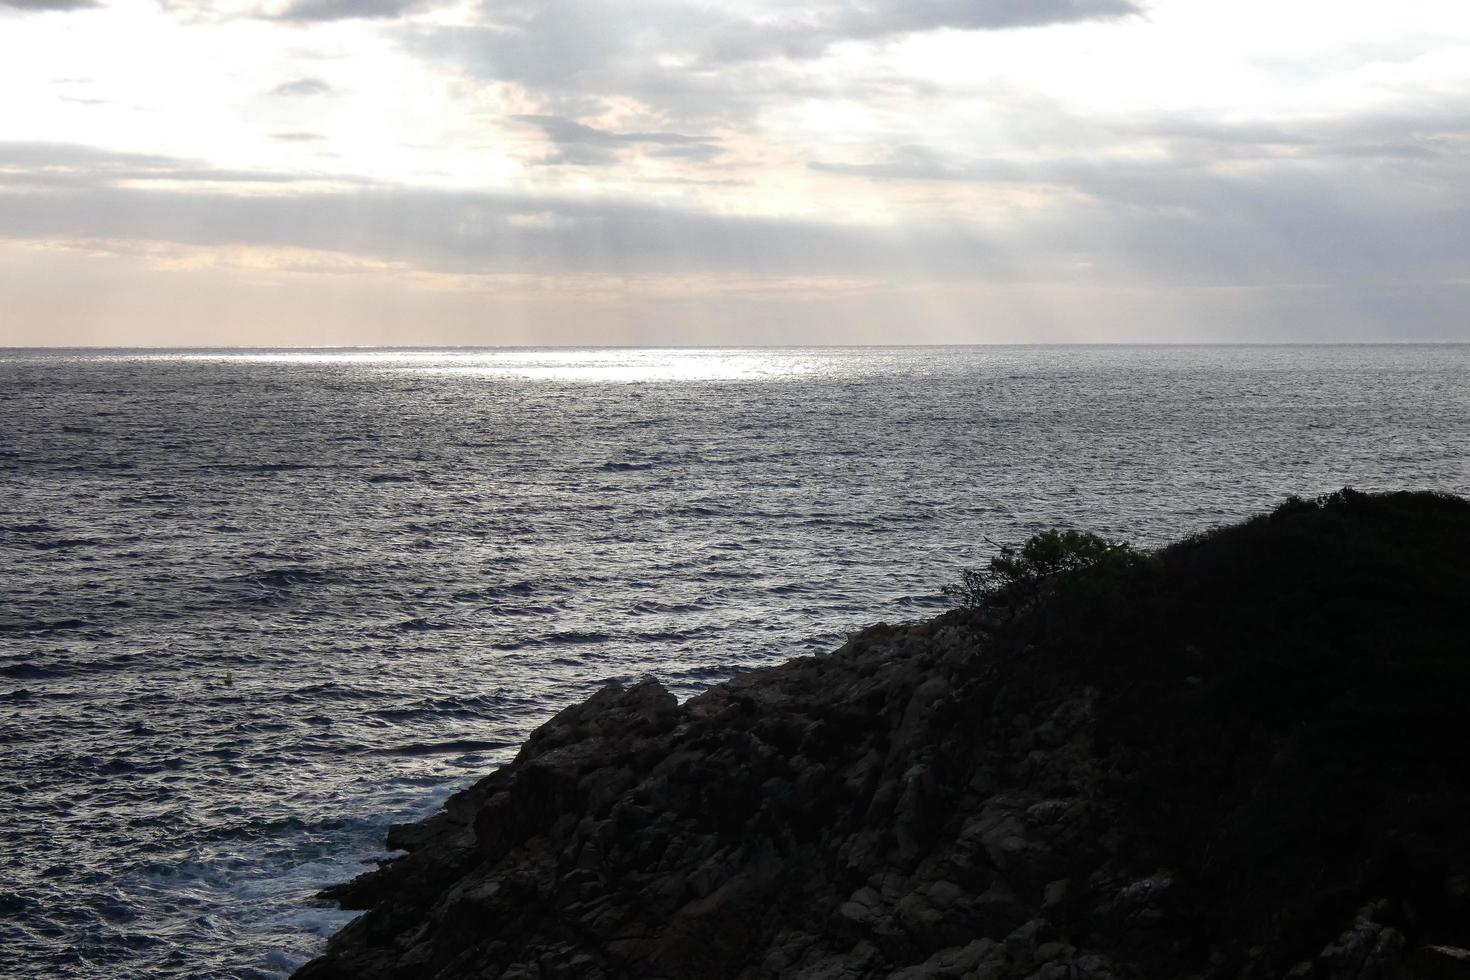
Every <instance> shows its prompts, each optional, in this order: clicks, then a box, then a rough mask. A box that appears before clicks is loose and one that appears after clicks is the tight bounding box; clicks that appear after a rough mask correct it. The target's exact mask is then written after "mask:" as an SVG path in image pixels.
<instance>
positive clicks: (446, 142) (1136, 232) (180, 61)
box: [0, 0, 1470, 344]
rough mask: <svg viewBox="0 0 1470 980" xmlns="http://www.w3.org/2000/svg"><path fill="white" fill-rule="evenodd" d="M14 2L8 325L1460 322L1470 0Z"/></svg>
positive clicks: (1274, 327) (9, 76)
mask: <svg viewBox="0 0 1470 980" xmlns="http://www.w3.org/2000/svg"><path fill="white" fill-rule="evenodd" d="M0 15H3V16H5V21H6V27H5V30H4V31H3V32H0V84H3V85H4V86H5V91H7V92H8V93H13V98H12V99H11V101H12V102H13V103H14V107H13V110H12V111H8V112H7V114H6V118H5V121H4V122H3V123H0V247H3V250H4V253H5V256H6V258H7V260H8V261H10V262H11V266H12V269H19V268H22V267H24V268H26V269H28V270H29V271H28V272H27V273H26V274H25V275H24V276H20V275H19V274H17V275H14V276H9V275H8V276H0V300H7V302H4V303H3V304H0V308H3V312H0V344H28V343H37V342H60V343H65V342H78V338H86V339H88V340H89V341H90V342H96V341H97V338H99V337H103V338H109V339H111V340H113V341H115V342H116V343H120V344H136V343H149V342H160V343H162V342H168V343H180V342H194V343H230V344H236V343H251V342H257V341H260V342H265V341H266V340H269V341H270V342H279V339H280V336H279V330H280V329H281V328H280V324H282V323H299V324H300V330H301V331H303V333H302V335H301V341H300V342H303V343H310V342H328V341H330V342H344V338H345V339H346V340H350V339H351V338H352V337H353V336H356V335H355V334H354V333H353V331H354V330H359V331H360V336H361V337H362V338H364V339H363V342H378V343H381V342H401V343H429V342H435V341H436V340H437V341H438V342H445V343H450V342H454V343H487V344H490V343H496V342H507V341H509V340H511V339H514V340H515V341H516V342H528V338H529V341H531V342H534V341H535V340H536V339H537V337H538V335H537V334H536V330H537V324H538V323H541V322H544V324H545V331H546V332H545V335H544V339H545V340H546V341H547V342H553V341H554V342H579V343H589V342H598V341H599V340H600V339H601V340H608V341H611V340H616V341H617V342H639V341H640V340H643V341H648V342H669V341H670V339H671V338H672V339H680V340H683V341H686V342H700V341H704V340H708V341H711V342H715V341H718V342H741V341H742V340H751V341H753V342H754V341H761V342H769V341H773V340H787V341H790V342H801V341H804V340H821V341H830V342H837V341H842V340H844V339H848V340H856V341H861V342H872V341H884V340H891V341H905V340H918V341H924V340H931V341H938V340H943V341H953V340H973V341H985V340H1007V341H1014V340H1026V339H1036V340H1057V339H1068V340H1099V341H1112V340H1134V339H1168V340H1222V339H1233V338H1239V339H1252V340H1261V339H1279V340H1294V339H1313V340H1322V339H1333V338H1339V339H1355V340H1356V339H1381V340H1387V339H1396V338H1409V339H1455V338H1459V339H1470V326H1467V322H1466V318H1465V317H1464V315H1463V310H1464V309H1465V305H1464V301H1465V300H1466V299H1467V298H1470V296H1467V292H1470V241H1467V239H1470V236H1467V235H1466V234H1465V233H1464V229H1465V228H1467V227H1470V182H1467V181H1466V180H1465V175H1466V174H1467V173H1470V166H1467V164H1470V110H1467V109H1466V108H1465V107H1466V106H1467V105H1470V102H1467V100H1466V95H1467V94H1470V93H1467V90H1470V11H1467V10H1466V8H1464V5H1463V4H1460V3H1458V2H1456V3H1451V2H1447V0H1446V2H1438V0H1423V2H1416V3H1410V4H1404V5H1397V6H1396V7H1395V8H1394V9H1392V10H1388V9H1386V8H1384V7H1383V5H1381V4H1376V3H1367V2H1363V3H1328V2H1326V0H1301V2H1299V3H1294V4H1292V5H1290V6H1289V7H1283V6H1281V5H1279V4H1272V3H1267V2H1264V0H1240V2H1235V3H1225V2H1214V0H1211V2H1199V0H1155V2H1148V3H1145V2H1129V0H910V2H898V0H882V2H879V0H868V2H857V0H848V2H841V0H818V2H815V3H811V4H805V5H800V6H797V5H792V4H788V3H776V2H769V0H742V2H735V0H727V2H710V3H704V2H701V3H693V2H675V0H619V2H613V0H535V2H531V0H526V2H516V0H511V2H495V3H491V2H483V3H476V2H473V0H468V2H463V3H453V2H430V0H368V2H359V0H354V2H351V3H348V2H346V0H258V2H256V0H218V2H209V3H205V2H198V3H194V2H190V3H186V2H181V0H167V2H161V3H159V4H158V5H156V6H150V5H148V4H120V5H115V6H105V5H96V4H91V3H85V2H78V0H0ZM355 277H361V278H360V279H359V278H355ZM82 283H87V284H91V285H90V286H89V287H88V288H89V290H90V294H89V295H91V297H92V298H93V300H94V301H92V302H90V303H89V304H88V305H87V306H85V307H84V308H83V307H78V306H77V303H76V299H75V297H76V296H77V294H78V292H79V286H78V284H82ZM120 283H126V284H127V286H126V288H124V286H122V285H120ZM349 283H355V285H354V286H352V287H351V288H356V289H359V290H360V293H359V295H360V296H361V297H367V296H369V295H371V296H372V297H374V300H373V302H371V303H368V302H366V300H365V299H364V300H363V301H362V302H357V301H355V300H352V299H351V298H350V295H349V285H348V284H349ZM369 283H370V284H371V285H370V287H369ZM313 289H318V290H321V291H322V293H321V295H322V296H326V295H331V296H334V297H337V299H335V300H333V302H332V303H325V301H321V302H318V301H314V300H307V299H305V297H309V296H310V295H311V294H312V290H313ZM179 290H187V291H189V294H190V295H195V296H198V297H200V300H199V304H200V305H199V309H201V310H207V309H209V308H210V307H209V303H208V302H206V301H205V299H204V298H203V297H205V296H207V295H215V296H216V297H217V299H218V300H219V301H220V302H224V301H225V297H228V298H229V299H228V301H229V302H230V303H233V304H235V307H236V309H237V310H239V311H244V310H249V311H252V316H258V317H259V318H260V319H261V321H262V326H261V327H260V328H259V330H255V329H254V328H252V327H251V325H250V323H251V321H250V320H249V318H247V317H244V315H243V313H240V314H239V315H234V316H231V317H229V318H228V325H227V326H221V324H222V323H224V322H225V321H224V320H219V321H217V322H205V321H204V320H199V321H195V320H193V319H190V318H184V319H181V318H180V316H179V313H178V311H179V309H182V308H183V307H181V306H179V305H177V304H175V305H174V306H169V302H170V300H169V297H170V296H171V295H174V294H175V293H177V291H179ZM6 291H8V293H7V292H6ZM387 296H391V297H393V299H392V300H391V301H389V300H386V299H385V298H384V297H387ZM217 305H218V304H217ZM334 309H335V310H339V311H340V313H339V314H331V313H330V310H334ZM477 309H478V310H483V312H484V316H483V319H481V318H479V317H477V315H476V312H475V311H476V310H477ZM509 309H514V310H515V311H516V315H515V316H514V317H510V316H509V314H507V310H509ZM79 310H80V311H81V312H78V311H79ZM323 310H327V311H329V312H328V313H326V314H324V313H323ZM307 311H309V312H310V315H309V316H308V315H307ZM538 311H540V313H538ZM334 315H335V316H339V317H340V319H337V320H332V319H331V317H332V316H334ZM324 316H326V317H327V319H326V320H324V319H323V317H324ZM68 317H69V318H70V319H68ZM78 318H85V319H86V322H85V323H83V322H80V320H79V319H78ZM73 320H77V321H78V322H75V323H73V322H72V321H73ZM155 320H156V322H158V323H159V324H166V329H165V327H164V326H160V327H159V328H158V330H157V331H156V332H150V328H149V327H148V324H149V323H150V322H154V321H155ZM265 320H270V321H271V324H270V325H265V324H264V321H265ZM512 320H513V321H514V323H515V329H514V331H511V332H507V331H510V327H509V326H507V324H508V323H510V322H511V321H512ZM109 324H111V326H109ZM354 324H355V325H354ZM436 324H440V326H436ZM742 324H743V325H744V326H742ZM221 330H226V331H227V334H220V333H219V331H221ZM742 330H744V331H745V332H744V333H742ZM109 331H114V332H115V336H114V334H113V333H109ZM313 331H315V333H313ZM436 331H437V332H436Z"/></svg>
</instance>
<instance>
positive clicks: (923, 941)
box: [297, 493, 1470, 980]
mask: <svg viewBox="0 0 1470 980" xmlns="http://www.w3.org/2000/svg"><path fill="white" fill-rule="evenodd" d="M1467 556H1470V505H1467V504H1466V503H1465V502H1464V501H1460V500H1457V499H1455V498H1448V497H1442V496H1434V495H1422V494H1421V495H1410V494H1400V495H1394V496H1383V497H1378V496H1367V495H1362V494H1353V493H1343V494H1337V495H1334V496H1333V497H1331V498H1325V499H1324V500H1322V501H1318V502H1313V503H1302V502H1293V503H1291V504H1288V505H1287V506H1285V507H1283V508H1282V509H1280V510H1278V511H1277V512H1276V513H1274V514H1272V515H1269V516H1266V517H1262V518H1258V519H1256V520H1255V521H1252V522H1249V523H1247V524H1245V525H1241V526H1239V527H1235V528H1229V529H1225V530H1223V531H1219V532H1215V533H1213V534H1211V535H1208V536H1205V537H1202V538H1200V539H1197V540H1192V541H1189V542H1185V543H1183V544H1180V545H1176V546H1174V547H1172V548H1170V549H1166V550H1165V551H1163V552H1161V553H1160V554H1159V555H1157V556H1156V557H1155V558H1153V559H1151V560H1150V561H1149V562H1147V563H1145V564H1143V565H1141V566H1139V567H1136V568H1129V569H1127V570H1126V571H1124V572H1119V573H1110V574H1109V576H1107V577H1103V578H1100V577H1098V576H1089V575H1087V574H1086V573H1080V574H1077V575H1074V576H1069V577H1067V578H1066V579H1065V580H1064V581H1059V582H1056V583H1052V584H1051V586H1050V587H1049V588H1048V589H1047V590H1046V591H1045V592H1044V593H1043V594H1042V595H1041V596H1040V597H1039V598H1037V599H1035V600H1034V601H1031V602H1028V603H1027V604H1026V605H1025V606H1024V607H1022V608H1012V609H991V610H981V611H956V612H952V613H949V614H946V615H943V616H940V617H939V618H937V619H935V620H932V621H930V622H927V623H922V624H918V625H909V626H903V627H891V626H887V625H879V626H875V627H872V628H870V629H868V630H866V631H864V632H863V633H862V634H860V635H858V636H856V637H854V638H853V639H852V640H851V641H849V642H848V643H847V644H846V645H845V646H844V647H843V648H842V649H840V650H838V651H836V652H834V653H831V654H828V655H825V656H821V657H809V658H804V659H799V660H794V661H792V662H790V663H787V664H785V665H783V666H780V667H776V668H772V669H767V670H761V671H755V672H752V673H749V674H746V675H743V676H741V677H739V678H737V679H735V680H733V681H730V682H728V683H725V684H721V685H719V686H717V687H714V688H712V689H711V690H709V691H708V692H706V693H704V694H703V695H700V696H699V697H696V698H692V699H690V700H689V701H687V702H686V703H684V704H682V705H681V704H678V703H676V701H675V699H674V698H673V697H672V696H671V695H670V694H668V692H666V691H665V690H664V689H663V688H662V687H661V686H660V685H659V684H658V682H657V681H656V680H653V679H651V678H650V679H645V680H644V681H642V682H640V683H638V684H635V685H633V686H631V687H627V688H622V687H609V688H607V689H605V690H603V691H601V692H599V693H598V694H596V695H595V696H593V697H592V698H591V699H589V700H588V701H586V702H584V703H582V704H579V705H576V706H573V707H570V708H568V709H566V710H565V711H563V712H561V713H560V714H558V715H557V716H556V717H555V718H553V719H552V720H551V721H549V722H547V723H546V724H545V725H543V726H542V727H541V728H540V729H538V730H537V731H536V732H535V733H534V734H533V735H532V736H531V737H530V739H529V740H528V741H527V742H526V744H525V746H524V747H523V749H522V750H521V752H520V754H519V756H518V757H517V758H516V759H515V761H514V762H513V763H511V764H510V765H508V766H506V767H504V768H503V769H501V770H499V771H498V772H495V773H493V774H491V775H490V776H488V777H486V778H485V779H483V780H481V781H480V782H478V783H476V784H475V785H473V786H471V787H470V788H468V789H466V790H464V791H462V792H461V793H459V794H457V795H456V796H455V797H453V798H452V799H451V800H450V801H449V802H448V803H447V804H446V806H445V808H444V810H443V811H442V812H440V813H439V814H436V815H435V816H434V817H432V818H430V819H429V820H427V821H424V822H423V823H419V824H414V825H407V826H401V827H395V828H394V830H393V833H392V835H391V837H390V840H389V843H390V845H391V846H394V847H396V848H401V849H403V850H405V851H407V854H406V855H405V856H403V857H400V858H398V859H396V860H394V861H392V862H391V863H389V864H387V865H385V866H384V867H382V868H380V869H379V870H376V871H373V872H370V873H368V874H365V875H363V876H362V877H360V878H358V879H357V880H355V881H353V882H351V883H349V884H347V885H343V886H338V887H336V888H333V889H331V890H329V892H328V893H326V894H327V895H328V896H329V897H331V898H334V899H336V900H337V901H340V902H341V903H343V904H344V905H345V906H346V907H348V908H363V909H367V910H368V911H367V912H366V914H365V915H363V916H361V917H359V918H358V919H357V920H355V921H354V922H352V923H351V924H350V925H349V926H348V927H347V928H346V929H344V930H343V931H342V932H341V933H340V934H339V935H337V936H336V937H334V938H333V939H332V941H331V942H330V944H329V947H328V951H327V953H326V955H324V956H323V957H321V958H319V959H317V960H315V961H313V962H312V963H309V964H307V965H306V966H305V967H303V968H302V970H301V971H300V972H299V973H298V975H297V976H298V977H299V978H301V980H346V978H361V980H380V978H381V980H388V978H394V980H407V978H440V980H457V978H470V977H475V978H480V977H484V978H491V977H497V978H531V977H536V978H588V980H593V978H608V980H611V978H625V977H647V978H668V980H674V978H737V977H738V978H755V977H792V978H808V980H848V978H852V980H856V978H868V977H874V978H877V977H884V978H888V977H892V978H903V980H919V978H988V980H997V978H1002V977H1015V978H1034V980H1062V978H1074V980H1107V978H1124V977H1158V978H1163V977H1187V976H1198V977H1242V978H1257V977H1268V976H1289V977H1293V978H1306V977H1315V978H1324V980H1325V978H1331V980H1371V978H1384V980H1388V978H1411V977H1423V978H1430V977H1470V953H1465V951H1464V949H1463V947H1466V946H1470V884H1467V882H1470V877H1467V875H1470V832H1467V821H1466V815H1467V810H1466V807H1467V805H1470V744H1467V743H1470V728H1467V727H1466V723H1467V719H1470V707H1467V705H1470V633H1467V632H1466V631H1467V628H1470V557H1467Z"/></svg>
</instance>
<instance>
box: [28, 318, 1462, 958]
mask: <svg viewBox="0 0 1470 980" xmlns="http://www.w3.org/2000/svg"><path fill="white" fill-rule="evenodd" d="M1344 484H1352V485H1354V486H1358V487H1360V488H1364V489H1375V488H1389V487H1437V488H1441V489H1447V490H1454V491H1457V492H1462V493H1464V492H1467V491H1470V348H1467V347H1463V346H1457V347H1340V348H1207V347H1206V348H959V349H935V348H926V349H899V350H873V349H863V350H826V349H823V350H780V351H768V350H749V351H626V350H598V351H482V352H463V351H456V352H419V353H409V352H402V351H383V352H358V351H353V352H311V353H289V352H279V353H267V352H244V353H220V352H168V353H160V352H147V353H138V354H129V355H119V354H101V353H96V352H91V353H88V352H51V353H44V352H24V351H10V352H5V351H0V750H3V753H4V760H5V762H4V765H3V767H0V807H3V808H4V813H3V815H0V816H3V826H4V838H3V840H4V842H5V847H4V848H3V850H0V949H3V950H4V954H3V955H4V956H5V958H6V960H7V963H6V968H7V969H8V971H9V973H8V974H7V975H15V976H37V977H53V976H54V977H60V976H74V975H82V976H116V977H173V976H179V977H184V976H189V977H195V976H209V977H266V976H280V975H282V974H284V973H286V972H289V970H290V969H291V968H292V967H293V966H294V965H296V964H298V963H299V962H301V961H302V960H303V959H305V958H306V957H308V956H309V955H311V954H312V953H313V952H314V951H315V950H316V949H317V948H318V947H319V945H320V943H321V937H322V936H323V935H324V934H325V933H327V932H329V931H331V930H332V929H334V928H336V927H337V926H339V925H340V924H341V923H342V922H344V921H346V919H347V916H346V915H344V914H343V913H340V912H336V911H333V910H330V909H327V908H324V907H322V906H320V905H319V904H318V903H315V902H314V901H312V899H311V894H312V892H313V890H314V889H316V888H317V887H319V886H320V885H322V884H325V883H328V882H331V881H335V880H340V879H343V878H345V877H347V876H350V875H351V874H353V873H355V872H356V871H357V870H360V866H361V864H362V863H363V862H366V861H369V860H370V859H372V858H374V857H379V856H381V852H380V847H381V843H380V841H381V837H382V833H383V830H384V828H385V826H386V824H387V822H388V821H390V820H393V819H404V818H406V817H409V816H414V815H419V814H421V813H423V812H425V811H426V810H427V809H429V808H432V806H433V805H434V803H435V802H436V801H437V800H439V799H441V798H442V797H443V795H444V794H446V793H447V792H448V791H449V790H450V788H452V787H454V786H456V785H459V784H462V783H463V782H465V781H467V780H469V779H470V778H472V777H473V776H475V775H477V774H480V773H483V772H485V771H487V770H488V769H490V768H491V767H493V766H494V765H496V764H497V763H499V762H502V761H504V760H505V759H506V758H507V757H508V756H509V755H510V754H511V753H512V752H513V750H514V746H515V744H516V743H517V741H518V740H519V739H521V738H522V737H523V736H524V735H525V734H526V733H527V731H528V730H529V729H530V728H531V727H532V726H534V725H535V724H537V723H538V722H540V721H541V720H543V719H545V718H546V717H548V716H549V715H550V714H551V713H552V712H554V711H555V710H556V709H557V708H559V707H561V706H562V705H564V704H566V703H568V702H569V701H571V700H573V699H576V698H579V697H581V696H583V695H585V694H587V693H589V692H591V691H592V690H593V689H595V688H596V687H597V686H599V685H601V684H603V683H605V682H607V681H609V680H614V679H629V678H633V677H636V676H638V675H640V674H642V673H644V672H646V671H652V672H654V673H656V674H657V675H658V676H659V677H661V678H662V679H664V680H665V681H666V682H667V683H668V684H670V686H671V687H673V688H674V689H675V690H676V691H677V692H678V693H680V694H681V695H685V694H689V693H692V692H694V691H697V690H699V689H701V688H703V687H705V686H706V685H708V684H710V683H712V682H714V681H717V680H719V679H721V678H724V677H726V676H729V675H730V674H731V673H732V672H735V671H738V670H741V669H745V668H748V667H751V666H754V665H760V664H768V663H772V662H776V661H779V660H783V659H785V658H787V657H789V656H792V655H795V654H800V653H805V652H811V651H819V650H822V649H826V648H829V647H832V646H834V645H835V644H837V643H839V642H841V640H842V639H843V637H844V635H845V634H846V633H847V632H848V631H850V630H853V629H855V628H857V627H859V626H861V625H863V624H866V623H868V622H872V621H875V620H879V619H888V620H902V619H915V618H920V617H924V616H927V615H929V614H931V613H932V612H934V611H936V610H938V609H940V608H942V606H943V601H942V599H941V598H940V596H939V589H940V586H941V585H943V584H944V583H945V582H947V581H949V580H951V579H953V578H954V577H955V575H956V571H957V569H959V568H960V567H961V566H963V565H965V564H974V563H977V562H979V561H981V560H983V558H984V557H985V556H986V555H987V554H988V553H989V551H990V550H991V548H992V546H991V545H990V544H988V543H987V540H992V541H996V542H1007V541H1015V540H1018V539H1020V538H1022V537H1024V536H1025V535H1026V534H1027V533H1029V532H1031V531H1034V530H1036V529H1039V528H1043V527H1048V526H1057V525H1060V526H1075V527H1083V528H1087V529H1091V530H1096V531H1099V532H1104V533H1107V534H1109V535H1113V536H1118V537H1123V538H1129V539H1132V540H1133V541H1135V542H1138V543H1143V544H1158V543H1162V542H1164V541H1166V540H1169V539H1171V538H1173V537H1176V536H1178V535H1180V534H1182V533H1185V532H1189V531H1194V530H1198V529H1200V528H1203V527H1207V526H1210V525H1213V524H1218V523H1221V522H1223V521H1227V520H1230V519H1234V518H1237V517H1241V516H1244V515H1247V514H1250V513H1252V512H1254V511H1256V510H1259V509H1261V508H1264V507H1268V506H1271V505H1272V504H1274V503H1275V502H1278V501H1279V500H1280V499H1281V498H1282V497H1283V496H1285V495H1286V494H1288V493H1300V494H1307V493H1314V492H1319V491H1324V490H1329V489H1333V488H1336V487H1339V486H1342V485H1344ZM230 681H232V682H233V683H230Z"/></svg>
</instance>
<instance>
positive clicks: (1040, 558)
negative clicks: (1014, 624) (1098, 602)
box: [944, 531, 1147, 608]
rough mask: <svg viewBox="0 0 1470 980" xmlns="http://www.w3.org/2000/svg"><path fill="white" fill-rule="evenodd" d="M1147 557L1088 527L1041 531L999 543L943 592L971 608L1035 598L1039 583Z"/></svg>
mask: <svg viewBox="0 0 1470 980" xmlns="http://www.w3.org/2000/svg"><path fill="white" fill-rule="evenodd" d="M1145 561H1147V559H1146V557H1145V556H1144V555H1142V554H1140V553H1139V552H1137V551H1135V550H1133V548H1132V547H1130V546H1129V545H1128V544H1126V543H1123V542H1118V541H1109V540H1107V539H1106V538H1101V537H1098V536H1097V535H1096V534H1091V533H1089V532H1087V531H1042V532H1041V533H1040V534H1034V535H1032V536H1031V537H1030V538H1028V539H1027V541H1026V543H1025V544H1023V545H1021V547H1020V548H1019V549H1018V548H1013V547H1010V546H1009V545H1007V546H1004V547H1002V548H1001V549H1000V551H999V553H997V554H996V555H994V556H992V557H991V559H990V562H989V564H987V566H986V567H985V568H983V569H981V568H967V569H964V570H963V571H962V572H960V580H959V582H958V583H955V584H953V585H948V586H945V588H944V594H945V595H947V596H949V597H950V598H951V599H954V600H955V602H956V603H958V604H959V605H961V606H967V607H970V608H981V607H993V606H1008V605H1014V604H1017V603H1019V602H1024V601H1026V600H1028V599H1034V598H1036V596H1037V595H1038V594H1039V593H1040V591H1041V589H1042V586H1044V585H1046V584H1047V583H1051V582H1056V581H1057V580H1058V579H1059V578H1061V577H1063V576H1069V577H1070V578H1071V580H1072V581H1073V583H1074V584H1075V583H1076V582H1077V581H1078V580H1079V576H1083V575H1085V576H1086V578H1087V580H1089V581H1101V580H1103V579H1105V578H1106V577H1107V576H1110V575H1115V574H1117V573H1118V572H1119V571H1121V570H1123V569H1126V568H1128V567H1130V566H1132V565H1137V564H1142V563H1143V562H1145Z"/></svg>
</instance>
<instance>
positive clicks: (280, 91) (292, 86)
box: [271, 78, 333, 95]
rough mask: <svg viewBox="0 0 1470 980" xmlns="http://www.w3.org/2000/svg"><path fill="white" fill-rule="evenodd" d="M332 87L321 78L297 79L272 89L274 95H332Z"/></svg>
mask: <svg viewBox="0 0 1470 980" xmlns="http://www.w3.org/2000/svg"><path fill="white" fill-rule="evenodd" d="M332 91H333V89H332V86H330V85H328V84H327V83H326V82H324V81H322V80H321V79H320V78H297V79H293V80H291V81H289V82H282V83H281V84H279V85H277V86H276V87H275V88H273V89H271V94H272V95H330V94H331V92H332Z"/></svg>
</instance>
